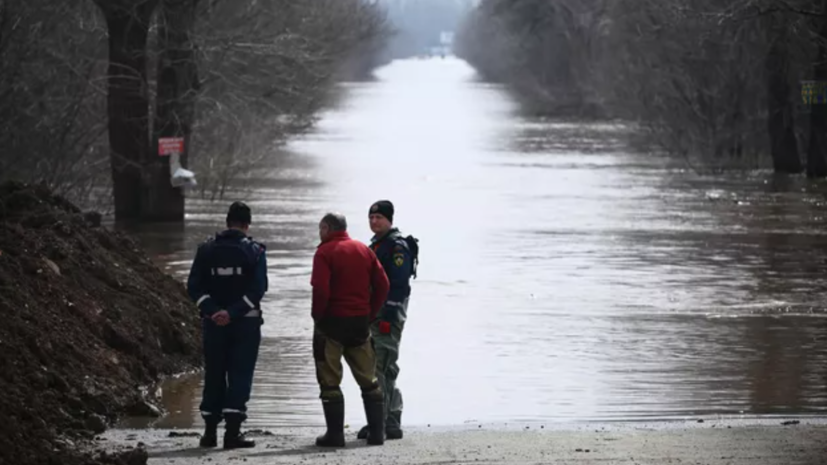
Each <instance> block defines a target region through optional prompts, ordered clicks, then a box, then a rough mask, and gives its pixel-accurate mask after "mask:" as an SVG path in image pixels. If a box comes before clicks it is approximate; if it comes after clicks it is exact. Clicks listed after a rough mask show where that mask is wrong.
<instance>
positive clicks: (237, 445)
mask: <svg viewBox="0 0 827 465" xmlns="http://www.w3.org/2000/svg"><path fill="white" fill-rule="evenodd" d="M226 422H227V429H226V430H225V431H224V448H225V449H248V448H250V447H255V446H256V443H255V441H252V440H249V439H245V438H244V435H243V434H241V419H240V418H235V416H229V415H228V416H227V419H226Z"/></svg>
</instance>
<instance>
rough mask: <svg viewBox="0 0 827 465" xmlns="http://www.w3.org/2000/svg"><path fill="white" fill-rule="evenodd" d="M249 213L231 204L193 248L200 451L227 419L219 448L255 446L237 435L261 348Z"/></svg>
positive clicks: (263, 264) (261, 262)
mask: <svg viewBox="0 0 827 465" xmlns="http://www.w3.org/2000/svg"><path fill="white" fill-rule="evenodd" d="M251 222H252V221H251V213H250V208H249V207H248V206H247V205H245V204H244V203H242V202H235V203H233V204H232V205H231V206H230V209H229V212H228V213H227V229H226V230H224V231H222V232H220V233H218V234H216V235H215V237H214V238H210V239H209V240H207V241H206V242H204V243H203V244H201V245H200V246H199V247H198V252H197V253H196V255H195V260H194V261H193V263H192V269H191V270H190V275H189V279H188V281H187V290H188V292H189V295H190V298H191V299H192V300H193V301H195V302H196V304H197V305H198V308H199V310H200V314H201V318H202V331H203V344H204V348H203V350H204V391H203V399H202V401H201V416H202V417H203V418H204V422H205V423H206V430H205V432H204V436H203V437H202V438H201V447H215V446H216V445H217V437H216V431H217V428H218V424H219V423H221V420H222V419H223V420H226V429H225V433H224V448H225V449H235V448H240V447H254V446H255V443H254V442H253V441H250V440H247V439H245V438H244V436H243V435H242V434H241V423H242V422H244V421H245V420H246V419H247V402H248V401H249V400H250V391H251V389H252V383H253V373H254V371H255V367H256V360H257V359H258V349H259V344H260V343H261V325H262V323H263V321H264V320H263V319H262V313H261V299H262V298H263V297H264V294H265V292H267V287H268V281H267V260H266V255H265V252H266V248H265V246H264V245H263V244H261V243H259V242H256V241H254V240H253V239H252V238H251V237H250V236H248V235H247V232H248V229H249V227H250V223H251Z"/></svg>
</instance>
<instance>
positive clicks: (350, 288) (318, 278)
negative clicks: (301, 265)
mask: <svg viewBox="0 0 827 465" xmlns="http://www.w3.org/2000/svg"><path fill="white" fill-rule="evenodd" d="M310 284H311V285H312V286H313V310H312V315H313V318H314V319H316V320H318V319H320V318H322V317H325V316H334V317H358V316H361V317H363V316H369V317H370V319H371V320H373V319H374V318H376V314H377V313H379V310H380V309H381V308H382V305H383V304H384V303H385V299H386V298H387V295H388V290H389V289H390V284H389V282H388V276H387V275H386V274H385V271H384V270H383V269H382V265H381V264H380V263H379V260H378V259H377V258H376V255H375V254H374V253H373V251H372V250H370V248H368V246H366V245H365V244H362V243H361V242H359V241H355V240H353V239H351V238H350V236H349V235H348V234H347V232H344V231H341V232H334V233H332V234H331V236H330V238H328V240H327V241H325V242H322V243H321V244H320V245H319V247H318V249H316V255H315V256H314V257H313V275H312V277H311V279H310Z"/></svg>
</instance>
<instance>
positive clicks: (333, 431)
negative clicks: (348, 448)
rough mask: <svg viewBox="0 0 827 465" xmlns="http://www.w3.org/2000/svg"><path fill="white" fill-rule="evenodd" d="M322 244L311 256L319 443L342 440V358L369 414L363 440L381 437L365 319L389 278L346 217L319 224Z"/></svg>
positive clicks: (374, 310)
mask: <svg viewBox="0 0 827 465" xmlns="http://www.w3.org/2000/svg"><path fill="white" fill-rule="evenodd" d="M319 237H320V239H321V244H320V245H319V247H318V249H316V254H315V256H314V257H313V275H312V278H311V280H310V283H311V285H312V286H313V309H312V311H311V315H312V317H313V322H314V329H313V359H314V360H315V362H316V378H317V380H318V382H319V388H320V390H321V394H320V396H319V397H320V398H321V399H322V407H323V408H324V416H325V422H326V423H327V432H326V433H325V434H324V435H323V436H319V438H317V439H316V445H317V446H322V447H344V445H345V433H344V422H345V399H344V396H343V395H342V390H341V388H340V385H341V382H342V357H344V359H345V361H346V362H347V364H348V365H349V366H350V371H351V373H352V374H353V377H354V379H355V380H356V383H357V384H358V385H359V387H360V388H361V390H362V400H363V403H364V407H365V414H366V416H367V419H368V427H367V428H368V429H367V433H366V434H365V437H366V438H367V440H368V444H371V445H381V444H383V443H384V442H385V431H384V430H385V428H384V424H383V423H384V422H383V420H384V405H383V396H382V390H381V389H380V387H379V382H378V381H377V379H376V355H375V352H374V349H373V346H372V345H371V340H370V322H371V320H373V319H374V318H375V317H376V314H377V313H378V312H379V309H380V308H381V307H382V304H383V303H384V302H385V298H386V297H387V295H388V286H389V285H388V278H387V276H385V272H384V271H383V270H382V265H381V264H380V263H379V261H378V260H377V259H376V255H375V254H374V253H373V252H371V250H370V249H369V248H368V247H367V246H366V245H365V244H363V243H361V242H359V241H355V240H353V239H351V238H350V236H349V235H348V233H347V222H346V220H345V217H344V216H342V215H341V214H338V213H329V214H327V215H325V217H324V218H322V221H321V222H320V223H319Z"/></svg>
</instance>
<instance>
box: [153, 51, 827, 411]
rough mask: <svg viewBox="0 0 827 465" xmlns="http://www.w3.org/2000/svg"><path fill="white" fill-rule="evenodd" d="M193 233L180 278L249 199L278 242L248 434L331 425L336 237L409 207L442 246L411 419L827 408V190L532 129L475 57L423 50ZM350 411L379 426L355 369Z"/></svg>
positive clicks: (406, 372) (427, 252) (178, 402)
mask: <svg viewBox="0 0 827 465" xmlns="http://www.w3.org/2000/svg"><path fill="white" fill-rule="evenodd" d="M378 76H379V78H380V79H379V81H378V82H374V83H367V84H358V85H349V86H347V87H346V93H347V96H346V99H345V101H344V102H343V103H342V104H341V105H340V106H339V107H337V108H336V109H334V110H331V111H329V112H327V113H326V114H324V115H323V118H322V120H321V121H320V122H319V124H318V126H317V127H316V129H315V130H314V132H313V133H311V134H309V135H307V136H305V137H302V138H300V139H297V140H295V141H294V142H292V143H291V144H290V145H289V146H288V147H286V149H285V150H284V151H283V153H279V154H276V155H274V157H273V162H272V163H273V164H272V166H270V167H268V168H267V169H262V170H261V171H259V172H257V173H255V175H254V176H252V177H251V178H249V179H245V180H244V181H243V183H242V184H243V186H244V189H245V190H244V191H243V192H234V193H232V194H230V195H229V196H228V198H227V199H226V200H225V201H221V202H216V203H214V204H212V203H209V202H206V201H201V200H196V199H193V200H192V201H190V202H189V203H188V214H187V222H186V225H185V226H184V227H183V229H182V230H177V231H169V230H157V231H155V232H154V233H151V234H150V233H144V234H143V235H142V239H143V241H144V242H145V244H146V245H147V246H149V247H150V249H151V252H152V253H153V254H154V256H155V259H156V260H157V261H158V263H160V264H161V265H162V266H164V267H166V268H167V270H168V271H169V272H171V273H173V274H174V275H176V276H178V277H180V278H181V279H182V280H183V279H185V278H186V274H187V272H188V269H189V265H190V260H191V259H192V256H193V253H194V248H195V246H196V245H197V243H198V242H200V241H201V240H203V239H205V238H206V237H207V236H208V235H210V234H211V233H212V232H213V231H214V230H216V229H217V228H220V227H221V226H222V223H223V219H224V214H225V211H226V207H227V205H229V203H230V202H231V201H232V200H235V199H236V198H244V199H245V200H247V201H248V202H249V204H250V205H251V207H252V209H253V221H254V224H253V226H252V231H251V234H253V235H254V236H255V237H257V238H258V239H260V240H262V241H263V242H265V243H266V244H267V245H268V246H269V252H268V255H269V257H268V260H269V263H270V272H269V277H270V292H269V294H268V295H267V297H266V299H265V302H264V310H265V314H266V317H265V327H264V334H265V339H264V342H263V346H262V349H261V355H260V358H259V364H258V372H257V374H256V378H255V384H254V390H253V400H252V401H251V403H250V405H249V407H250V420H249V422H248V423H249V425H248V426H249V427H266V428H273V427H277V426H281V425H308V424H312V425H322V424H323V417H322V413H321V406H320V403H319V400H318V389H317V387H316V384H315V375H314V371H313V364H312V357H311V347H310V335H311V323H312V322H311V320H310V285H309V279H310V266H311V259H312V255H313V252H314V250H315V246H316V244H317V236H316V225H317V223H318V220H319V219H320V218H321V216H322V215H323V214H324V213H325V212H326V211H328V210H338V211H341V212H343V213H344V214H345V215H346V216H347V218H348V220H349V225H350V231H351V234H352V235H353V236H354V237H356V238H359V239H362V240H364V241H368V240H369V238H370V231H369V229H368V224H367V210H368V207H369V206H370V204H371V203H372V202H374V201H375V200H378V199H382V198H387V199H390V200H392V201H393V202H394V203H395V204H396V208H397V214H396V219H395V222H396V225H397V226H399V227H400V228H401V229H402V230H403V232H405V233H412V234H414V235H415V236H417V237H418V238H419V239H420V247H421V264H420V267H419V279H417V280H416V281H414V282H413V293H412V297H411V304H410V309H409V321H408V324H407V326H406V329H405V334H404V337H403V343H402V350H401V359H400V366H401V374H400V377H399V384H400V387H401V389H402V392H403V396H404V402H405V411H404V414H403V424H416V425H427V424H432V425H452V424H461V423H464V422H517V421H526V422H534V421H536V422H544V423H547V422H556V421H573V420H574V421H579V420H615V419H618V420H619V419H624V420H625V419H670V418H686V417H695V416H704V415H742V414H743V415H775V414H778V415H785V416H790V415H799V414H800V415H807V414H824V413H825V412H827V318H824V316H825V312H824V296H825V287H827V286H826V285H827V280H825V272H827V264H825V257H827V256H826V255H825V254H824V253H823V251H824V250H825V245H827V235H825V233H824V223H825V214H827V207H825V195H824V192H825V190H824V189H823V187H819V186H818V185H812V184H809V183H807V182H806V181H804V180H792V181H777V180H774V179H773V178H772V177H771V176H769V175H761V174H750V175H739V176H719V177H702V176H698V175H696V174H693V173H692V172H690V171H686V170H684V169H683V167H682V165H680V164H679V163H673V164H672V165H669V164H668V163H667V162H665V161H664V160H663V159H662V158H658V157H654V156H652V155H648V156H647V155H642V154H634V153H630V152H629V151H628V150H627V149H626V148H625V147H624V144H623V143H622V138H623V135H624V131H625V129H624V128H623V127H621V126H618V125H612V124H581V123H574V122H559V121H558V122H553V121H540V120H537V119H532V118H526V117H524V116H521V115H520V114H519V112H518V109H517V108H516V107H515V104H514V103H513V101H512V100H511V99H510V98H509V96H508V94H507V93H506V92H505V91H504V90H503V89H502V88H500V87H498V86H492V85H486V84H481V83H478V82H476V81H475V79H474V73H473V71H472V70H471V69H470V68H469V67H468V66H467V65H466V64H464V63H463V62H460V61H456V60H450V59H449V60H411V61H404V62H397V63H394V64H393V65H391V66H389V67H387V68H384V69H382V70H380V72H379V73H378ZM200 388H201V386H200V378H198V377H194V378H189V379H184V380H181V381H178V382H176V383H173V384H171V385H170V386H167V387H166V388H165V391H164V396H165V402H166V406H167V408H169V409H170V410H171V411H172V414H171V415H170V416H169V417H166V418H164V419H163V420H161V421H160V422H159V424H158V426H163V427H170V426H179V427H191V426H193V425H200V424H201V422H200V418H199V415H198V402H199V400H200ZM343 389H344V391H345V397H346V402H347V418H346V422H347V423H349V424H350V425H352V426H353V427H359V426H361V425H362V424H364V413H363V411H362V408H361V400H360V398H359V390H358V388H357V386H356V385H355V383H354V382H353V380H352V378H351V376H350V374H349V373H347V372H346V374H345V380H344V385H343Z"/></svg>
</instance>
